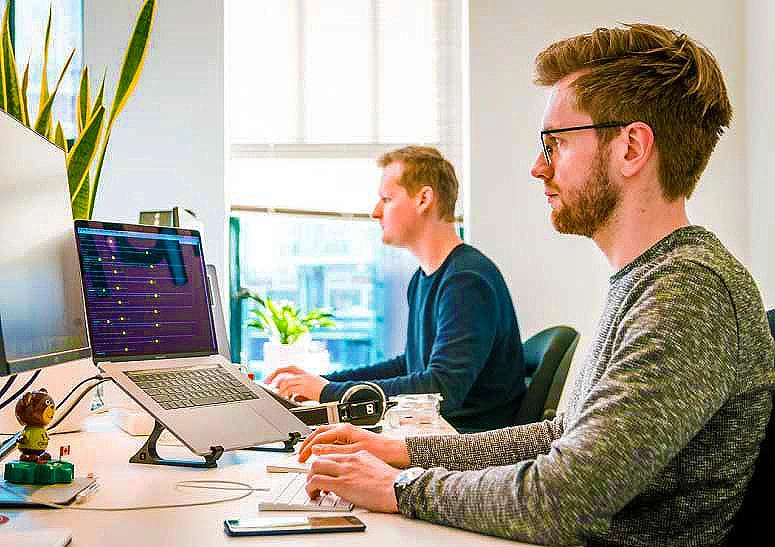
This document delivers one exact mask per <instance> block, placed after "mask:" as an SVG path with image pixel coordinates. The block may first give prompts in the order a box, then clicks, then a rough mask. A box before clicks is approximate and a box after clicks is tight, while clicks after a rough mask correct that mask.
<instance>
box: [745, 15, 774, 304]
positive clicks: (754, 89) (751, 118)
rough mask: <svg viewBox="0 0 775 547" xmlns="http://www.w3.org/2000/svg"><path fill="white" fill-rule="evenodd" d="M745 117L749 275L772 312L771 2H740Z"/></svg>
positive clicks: (772, 114) (772, 22) (772, 89)
mask: <svg viewBox="0 0 775 547" xmlns="http://www.w3.org/2000/svg"><path fill="white" fill-rule="evenodd" d="M746 8H747V9H746V19H745V21H746V41H745V49H746V53H747V59H746V84H747V85H746V100H747V102H748V107H749V108H748V112H747V116H746V120H745V121H746V124H747V131H746V136H745V151H746V156H745V163H746V171H747V174H748V186H749V188H748V191H749V193H750V202H751V256H752V261H751V265H752V271H753V274H754V276H755V277H756V278H757V280H758V281H759V283H760V287H761V289H762V293H763V295H764V303H765V305H766V306H767V307H768V308H772V307H775V251H774V250H773V242H772V234H773V233H775V212H773V211H774V208H773V204H775V183H773V177H772V172H773V169H775V163H774V162H773V153H772V149H773V143H775V138H774V137H773V132H772V128H773V127H775V109H773V102H775V101H773V97H775V95H773V94H774V93H775V91H774V90H775V33H773V31H772V29H773V28H775V7H773V6H772V2H771V0H749V1H748V2H747V3H746Z"/></svg>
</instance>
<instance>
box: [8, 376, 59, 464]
mask: <svg viewBox="0 0 775 547" xmlns="http://www.w3.org/2000/svg"><path fill="white" fill-rule="evenodd" d="M55 408H56V405H55V404H54V399H52V398H51V396H50V395H49V394H48V392H47V391H46V390H45V389H43V388H41V389H39V390H38V391H29V392H27V393H25V394H24V395H22V396H21V397H20V398H19V401H18V402H17V403H16V419H17V420H19V423H20V424H22V425H23V426H24V431H23V432H22V435H21V437H20V438H19V440H18V442H17V448H18V449H19V451H20V452H21V453H22V455H21V457H20V458H19V460H20V461H23V462H33V463H47V462H49V461H50V460H51V454H49V453H48V452H46V447H48V434H47V433H46V426H47V425H48V424H49V422H50V421H51V420H52V419H53V418H54V409H55Z"/></svg>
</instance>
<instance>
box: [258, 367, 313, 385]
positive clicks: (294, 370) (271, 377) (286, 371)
mask: <svg viewBox="0 0 775 547" xmlns="http://www.w3.org/2000/svg"><path fill="white" fill-rule="evenodd" d="M301 372H304V371H303V370H301V369H300V368H299V367H297V366H293V365H291V366H287V367H280V368H278V369H276V370H275V371H274V372H273V373H272V374H270V375H269V376H268V377H267V378H266V379H265V380H264V383H265V384H271V383H272V381H273V380H274V379H275V378H277V377H278V376H279V375H280V374H299V373H301Z"/></svg>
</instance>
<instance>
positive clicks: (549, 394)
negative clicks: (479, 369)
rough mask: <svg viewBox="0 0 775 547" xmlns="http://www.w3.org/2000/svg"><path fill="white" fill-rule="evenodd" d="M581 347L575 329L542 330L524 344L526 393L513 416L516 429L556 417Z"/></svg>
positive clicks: (562, 327) (559, 327)
mask: <svg viewBox="0 0 775 547" xmlns="http://www.w3.org/2000/svg"><path fill="white" fill-rule="evenodd" d="M578 343H579V333H578V332H577V331H576V329H572V328H571V327H565V326H558V327H550V328H548V329H545V330H542V331H541V332H539V333H538V334H535V335H533V336H531V337H530V338H529V339H528V340H527V341H526V342H525V343H524V344H523V348H524V354H525V374H526V376H527V377H526V379H525V383H526V384H527V392H526V393H525V396H524V397H523V399H522V403H521V404H520V405H519V408H518V409H517V412H516V414H515V415H514V420H513V423H514V425H521V424H528V423H532V422H540V421H542V420H551V419H552V418H554V417H555V415H556V414H557V405H558V404H559V402H560V395H562V388H563V386H564V385H565V378H566V377H567V376H568V370H569V369H570V364H571V361H572V359H573V352H574V351H575V350H576V346H577V345H578Z"/></svg>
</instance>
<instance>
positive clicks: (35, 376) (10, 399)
mask: <svg viewBox="0 0 775 547" xmlns="http://www.w3.org/2000/svg"><path fill="white" fill-rule="evenodd" d="M38 376H40V369H38V370H36V371H35V373H34V374H33V375H32V376H30V379H29V380H27V381H26V382H25V384H24V385H23V386H22V387H21V388H19V390H17V391H16V393H14V394H13V395H11V396H10V397H8V399H6V400H5V401H3V402H2V403H0V410H2V409H4V408H5V407H7V406H8V405H9V404H11V403H12V402H13V401H15V400H16V398H17V397H18V396H19V395H21V394H22V393H24V392H25V391H26V389H27V388H28V387H30V386H31V385H32V382H34V381H35V380H37V379H38Z"/></svg>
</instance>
